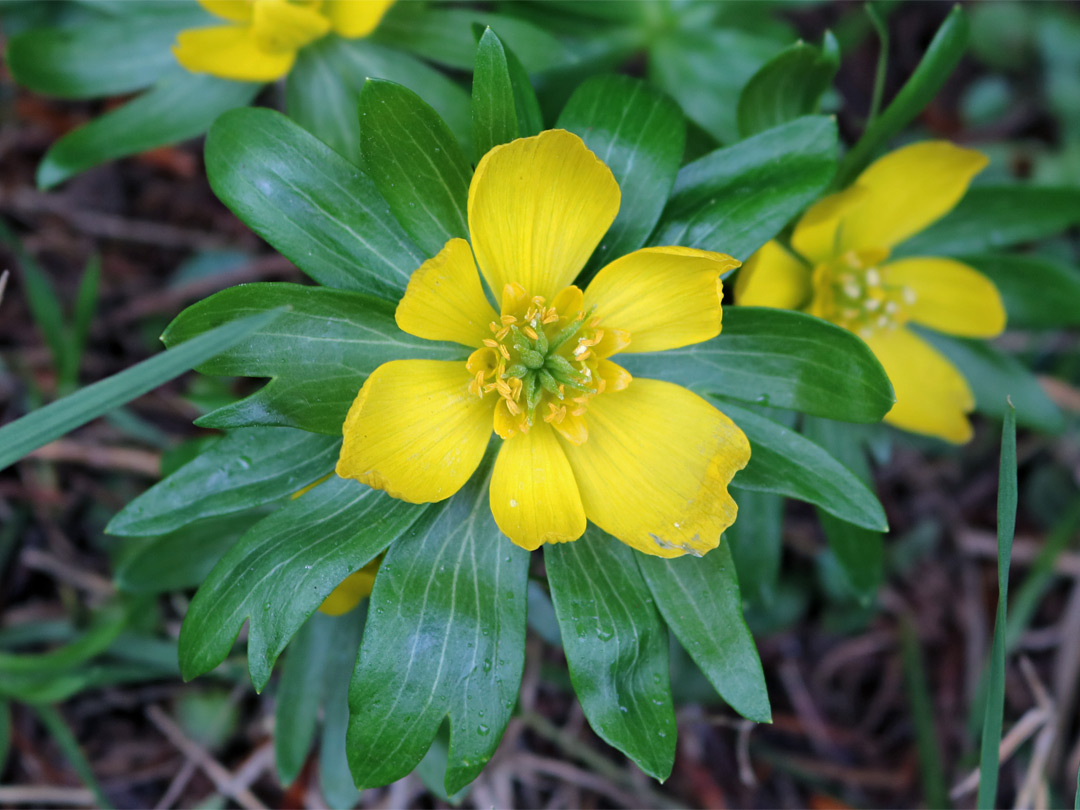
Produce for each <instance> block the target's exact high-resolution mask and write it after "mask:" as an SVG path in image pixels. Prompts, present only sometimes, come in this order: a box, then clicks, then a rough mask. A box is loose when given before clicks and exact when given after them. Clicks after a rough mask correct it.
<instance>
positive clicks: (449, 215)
mask: <svg viewBox="0 0 1080 810" xmlns="http://www.w3.org/2000/svg"><path fill="white" fill-rule="evenodd" d="M360 148H361V152H362V154H363V157H364V165H365V167H366V169H367V172H368V173H369V174H370V175H371V179H372V180H374V181H375V186H376V187H377V188H378V189H379V193H380V194H382V196H383V197H384V198H385V200H386V202H387V203H388V204H389V206H390V210H391V211H392V212H393V214H394V216H395V217H396V218H397V220H398V222H400V223H401V227H402V228H404V229H405V232H406V233H407V234H409V236H410V237H412V239H413V241H414V242H416V244H417V245H418V246H419V247H420V250H421V251H422V252H423V254H424V255H426V256H434V255H435V254H436V253H438V252H439V251H440V250H442V247H443V245H445V244H446V243H447V241H448V240H450V239H452V238H453V237H455V236H459V237H462V238H466V239H467V238H468V236H469V225H468V221H467V217H466V213H465V208H466V202H467V200H468V197H469V180H470V178H471V176H472V172H471V171H470V170H469V164H468V161H466V160H465V154H464V153H463V152H462V151H461V146H460V145H459V144H458V142H457V141H456V140H455V139H454V136H453V134H452V133H451V132H450V130H449V128H448V127H447V126H446V124H445V122H444V121H443V120H442V119H441V118H440V117H439V114H438V113H437V112H435V110H433V109H432V108H431V107H430V106H429V105H428V104H427V103H426V102H424V100H423V99H421V98H420V97H419V96H418V95H416V93H414V92H413V91H412V90H409V89H408V88H406V87H403V86H401V85H399V84H394V83H393V82H388V81H381V80H377V79H369V80H368V81H367V82H366V83H365V84H364V89H363V90H361V91H360Z"/></svg>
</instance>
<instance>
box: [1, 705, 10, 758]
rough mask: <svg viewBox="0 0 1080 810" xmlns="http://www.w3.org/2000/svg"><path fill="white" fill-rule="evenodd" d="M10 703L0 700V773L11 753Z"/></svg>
mask: <svg viewBox="0 0 1080 810" xmlns="http://www.w3.org/2000/svg"><path fill="white" fill-rule="evenodd" d="M11 737H12V735H11V704H10V703H8V701H6V700H0V773H3V772H4V770H6V766H7V758H8V754H10V753H11Z"/></svg>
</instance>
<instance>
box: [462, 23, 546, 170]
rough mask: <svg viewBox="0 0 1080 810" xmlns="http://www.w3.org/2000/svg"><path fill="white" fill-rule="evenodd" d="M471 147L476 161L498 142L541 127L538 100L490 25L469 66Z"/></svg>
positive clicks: (512, 55)
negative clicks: (471, 98)
mask: <svg viewBox="0 0 1080 810" xmlns="http://www.w3.org/2000/svg"><path fill="white" fill-rule="evenodd" d="M472 92H473V106H472V124H473V148H474V149H475V154H476V161H477V162H478V163H479V162H480V158H482V157H483V156H484V155H485V154H487V153H488V152H489V151H490V150H491V149H493V148H494V147H496V146H499V145H500V144H504V143H508V142H510V141H512V140H514V139H515V138H518V137H528V136H530V135H535V134H536V133H537V132H539V131H540V129H541V128H542V127H543V125H544V122H543V119H542V118H541V117H540V102H538V101H537V100H536V93H535V92H534V91H533V89H532V85H531V84H529V76H528V74H527V73H526V72H525V69H524V68H523V67H522V66H521V63H520V62H519V61H518V60H517V57H516V56H515V55H514V53H513V51H510V50H508V49H507V48H506V46H505V45H503V43H502V40H500V39H499V37H498V36H497V35H496V34H495V32H494V31H492V30H491V28H488V29H487V30H485V31H484V33H483V34H482V35H481V37H480V43H479V45H477V48H476V66H475V67H474V68H473V91H472Z"/></svg>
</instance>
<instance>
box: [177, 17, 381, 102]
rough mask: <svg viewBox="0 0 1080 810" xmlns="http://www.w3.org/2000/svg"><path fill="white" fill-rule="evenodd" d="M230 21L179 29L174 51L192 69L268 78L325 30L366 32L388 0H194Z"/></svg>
mask: <svg viewBox="0 0 1080 810" xmlns="http://www.w3.org/2000/svg"><path fill="white" fill-rule="evenodd" d="M199 3H200V4H201V5H202V6H203V7H204V8H205V9H206V10H207V11H209V12H210V13H211V14H214V15H216V16H218V17H222V18H224V19H226V20H229V21H230V23H232V24H231V25H221V26H216V27H214V28H194V29H191V30H189V31H182V32H180V35H179V36H178V37H177V41H176V45H174V46H173V53H174V54H176V58H177V60H179V62H180V64H181V65H183V66H184V67H186V68H187V69H188V70H190V71H191V72H192V73H210V74H212V75H214V76H219V77H221V78H222V79H233V80H235V81H244V82H272V81H274V80H276V79H280V78H281V77H282V76H284V75H285V74H286V73H288V72H289V70H290V69H291V68H292V66H293V62H295V61H296V53H297V51H299V50H300V49H301V48H303V47H304V46H305V45H310V44H311V43H312V42H314V41H315V40H317V39H319V38H320V37H323V36H325V35H326V34H328V33H329V32H330V31H333V32H334V33H336V34H339V35H340V36H343V37H349V38H355V37H365V36H367V35H368V34H370V33H371V32H372V31H374V30H375V27H376V26H377V25H378V24H379V21H380V20H382V17H383V15H384V14H385V13H386V10H387V9H388V8H390V6H391V5H392V4H393V0H199Z"/></svg>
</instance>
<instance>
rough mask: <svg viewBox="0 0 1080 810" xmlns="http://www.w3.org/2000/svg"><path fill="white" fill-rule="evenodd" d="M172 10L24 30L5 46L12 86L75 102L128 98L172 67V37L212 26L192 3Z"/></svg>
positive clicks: (208, 17)
mask: <svg viewBox="0 0 1080 810" xmlns="http://www.w3.org/2000/svg"><path fill="white" fill-rule="evenodd" d="M171 8H172V9H173V10H174V11H173V13H169V14H147V15H131V16H124V17H119V18H116V19H112V20H102V21H101V22H90V23H82V24H80V25H78V26H76V27H72V28H37V29H34V30H31V31H27V32H25V33H23V34H19V35H18V36H15V37H12V38H11V42H9V43H8V47H7V54H6V57H7V64H8V68H9V69H10V70H11V73H12V76H13V77H14V79H15V81H16V82H18V83H19V84H21V85H23V86H24V87H26V88H28V89H30V90H33V91H34V92H36V93H42V94H43V95H47V96H57V97H59V98H73V99H79V98H98V97H101V96H115V95H120V94H123V93H130V92H132V91H133V90H138V89H140V88H142V87H146V86H147V85H150V84H153V83H154V82H155V81H156V80H157V79H158V77H159V76H162V75H164V74H165V73H166V72H167V71H169V70H170V69H171V68H174V67H175V66H176V57H175V56H173V52H172V45H173V43H174V42H175V41H176V35H177V33H179V32H180V31H181V30H183V29H185V28H197V27H199V26H200V25H205V24H207V23H208V22H210V21H211V17H210V16H209V15H208V14H207V13H206V12H205V11H203V10H202V9H201V8H199V7H198V6H196V5H195V4H194V3H190V4H187V3H185V4H171Z"/></svg>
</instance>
